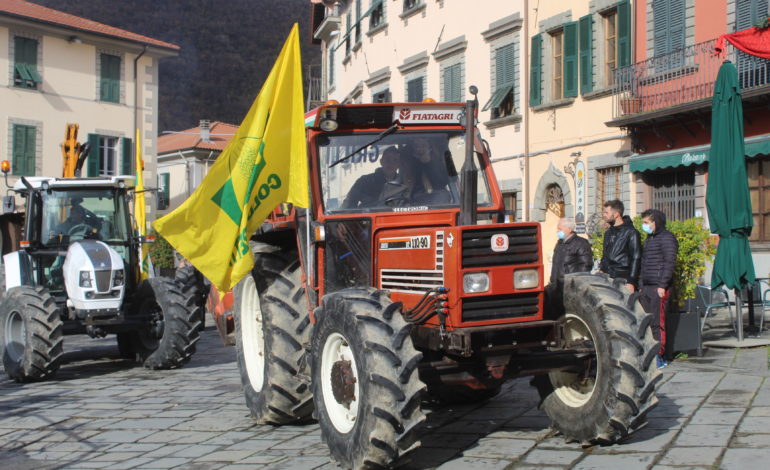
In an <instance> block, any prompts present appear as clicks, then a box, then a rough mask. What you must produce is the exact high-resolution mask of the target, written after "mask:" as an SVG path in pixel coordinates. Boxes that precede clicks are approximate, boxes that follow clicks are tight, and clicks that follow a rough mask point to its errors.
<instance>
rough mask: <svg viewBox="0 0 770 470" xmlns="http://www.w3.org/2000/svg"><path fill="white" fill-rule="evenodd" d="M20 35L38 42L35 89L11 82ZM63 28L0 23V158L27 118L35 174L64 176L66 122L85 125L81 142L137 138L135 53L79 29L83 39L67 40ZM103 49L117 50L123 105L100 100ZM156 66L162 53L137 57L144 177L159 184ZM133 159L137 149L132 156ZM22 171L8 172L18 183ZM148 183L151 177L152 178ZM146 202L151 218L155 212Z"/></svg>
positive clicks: (8, 156)
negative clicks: (93, 138)
mask: <svg viewBox="0 0 770 470" xmlns="http://www.w3.org/2000/svg"><path fill="white" fill-rule="evenodd" d="M15 34H23V35H30V36H32V37H34V38H36V39H37V40H38V51H39V52H38V64H37V70H38V72H39V74H40V76H41V78H42V83H40V84H38V88H37V89H25V88H20V87H16V86H14V83H13V63H12V59H11V58H10V57H9V56H10V54H12V48H13V37H14V35H15ZM65 34H66V33H61V34H53V33H50V32H48V31H39V30H36V29H34V28H33V27H22V26H18V27H16V26H14V27H12V28H9V27H4V26H0V103H2V106H0V150H1V151H2V156H1V158H2V159H4V160H5V159H7V160H9V161H11V160H12V148H11V147H12V139H13V137H12V126H13V124H29V125H34V126H35V127H36V128H37V134H36V144H37V146H38V150H37V152H36V157H37V162H36V172H35V174H36V176H61V174H62V167H63V162H62V154H61V147H60V145H61V142H62V141H63V140H64V135H65V126H66V124H68V123H77V124H79V126H80V129H79V133H78V140H79V141H80V142H81V143H85V142H87V141H88V134H90V133H96V134H103V135H110V136H115V137H126V138H130V139H132V141H133V140H134V139H135V130H134V116H135V115H134V80H133V65H134V60H135V58H136V57H137V54H138V46H131V47H132V48H133V49H134V50H137V52H132V51H131V49H130V48H129V47H128V46H127V45H124V44H121V43H120V42H118V41H105V40H101V39H98V38H97V39H93V40H91V39H90V38H89V37H87V36H85V35H79V36H78V37H79V38H80V41H81V42H80V43H77V42H74V43H73V42H70V41H68V40H67V36H66V35H65ZM101 52H106V53H110V54H115V55H119V56H120V57H121V58H122V61H121V62H122V64H121V93H120V102H119V103H109V102H103V101H100V100H99V71H98V70H97V57H98V54H100V53H101ZM157 68H158V57H157V56H153V55H152V54H145V55H144V56H143V57H141V58H140V59H139V61H138V80H139V83H140V86H139V91H140V95H139V103H138V122H139V125H140V129H141V131H142V151H143V155H144V160H145V172H144V177H145V181H146V182H147V183H148V184H152V185H154V182H155V162H154V155H155V151H156V141H157V134H158V129H157V103H158V98H157ZM121 150H122V147H121V146H120V145H119V151H118V160H117V162H116V163H117V168H116V170H117V171H118V172H120V168H121V166H120V161H121V158H122V152H121ZM129 157H130V158H132V160H133V155H130V156H129ZM16 179H17V177H15V176H13V175H11V176H10V177H9V182H10V183H11V184H13V183H14V182H15V181H16ZM150 182H151V183H150ZM150 206H154V201H152V202H150V203H148V213H149V214H150V217H152V214H153V213H154V211H153V209H151V208H150Z"/></svg>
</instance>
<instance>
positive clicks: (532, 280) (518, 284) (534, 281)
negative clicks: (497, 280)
mask: <svg viewBox="0 0 770 470" xmlns="http://www.w3.org/2000/svg"><path fill="white" fill-rule="evenodd" d="M538 277H539V276H538V274H537V269H518V270H516V271H514V272H513V287H514V288H516V289H534V288H535V287H537V286H538V284H539V282H538Z"/></svg>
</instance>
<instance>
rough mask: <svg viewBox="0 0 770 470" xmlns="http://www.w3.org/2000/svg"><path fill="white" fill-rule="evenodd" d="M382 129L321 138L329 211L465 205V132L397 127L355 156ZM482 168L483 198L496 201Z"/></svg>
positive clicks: (482, 201)
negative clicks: (462, 171) (462, 182)
mask: <svg viewBox="0 0 770 470" xmlns="http://www.w3.org/2000/svg"><path fill="white" fill-rule="evenodd" d="M378 134H379V133H376V132H368V133H363V132H362V133H355V134H324V135H321V136H319V137H318V138H317V139H316V143H317V145H318V156H319V159H320V165H319V166H320V170H321V183H322V188H323V196H324V207H325V209H326V212H327V213H351V212H386V211H394V212H402V211H413V210H414V211H416V210H428V209H437V208H446V207H459V205H460V192H459V191H460V169H461V168H462V164H463V160H464V159H465V136H464V134H463V132H462V131H436V132H405V131H401V132H396V133H394V134H391V135H388V136H387V137H385V138H384V139H382V140H380V141H378V142H376V143H374V144H373V145H370V146H368V147H367V148H365V149H364V150H361V151H360V152H358V153H356V154H354V155H352V156H350V157H349V158H347V159H345V160H344V161H343V162H341V163H340V164H338V165H334V166H332V164H334V162H336V161H338V160H340V159H342V158H345V157H346V156H348V155H350V154H351V153H352V152H354V151H355V150H356V149H358V148H360V147H362V146H365V145H366V144H368V143H369V142H371V141H372V140H373V139H375V138H376V137H377V135H378ZM491 200H492V199H491V196H490V193H489V187H488V185H487V181H486V175H485V173H484V172H483V171H479V181H478V203H479V205H480V206H484V205H489V204H491Z"/></svg>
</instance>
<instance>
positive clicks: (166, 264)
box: [150, 229, 174, 279]
mask: <svg viewBox="0 0 770 470" xmlns="http://www.w3.org/2000/svg"><path fill="white" fill-rule="evenodd" d="M151 235H154V236H155V243H153V244H151V245H150V260H151V261H152V266H153V267H154V268H155V269H157V270H158V272H159V273H160V275H161V276H164V277H170V278H172V279H173V277H174V248H173V247H172V246H171V244H170V243H169V242H168V241H167V240H166V239H165V238H163V237H162V236H161V235H160V234H159V233H158V232H156V231H155V229H152V231H151Z"/></svg>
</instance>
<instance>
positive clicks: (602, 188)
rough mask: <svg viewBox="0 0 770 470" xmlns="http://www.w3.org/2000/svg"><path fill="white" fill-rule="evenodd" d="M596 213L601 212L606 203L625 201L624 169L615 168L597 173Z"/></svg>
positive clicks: (604, 169)
mask: <svg viewBox="0 0 770 470" xmlns="http://www.w3.org/2000/svg"><path fill="white" fill-rule="evenodd" d="M596 179H597V188H596V211H597V212H601V211H602V209H603V207H604V203H605V202H606V201H612V200H613V199H618V200H620V201H622V200H623V167H622V166H613V167H609V168H602V169H600V170H597V171H596Z"/></svg>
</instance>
